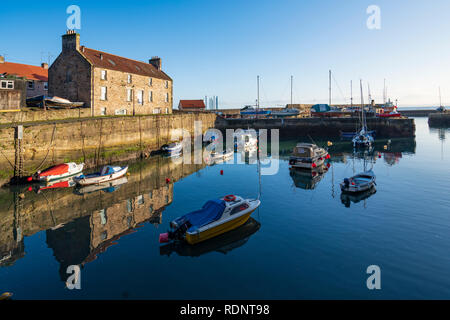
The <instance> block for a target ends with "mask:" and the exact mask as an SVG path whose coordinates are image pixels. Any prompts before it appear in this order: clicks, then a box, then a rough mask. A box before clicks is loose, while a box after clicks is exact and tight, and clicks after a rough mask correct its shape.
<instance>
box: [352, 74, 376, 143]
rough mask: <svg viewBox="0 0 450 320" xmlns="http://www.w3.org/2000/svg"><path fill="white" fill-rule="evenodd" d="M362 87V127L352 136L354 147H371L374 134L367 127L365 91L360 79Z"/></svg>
mask: <svg viewBox="0 0 450 320" xmlns="http://www.w3.org/2000/svg"><path fill="white" fill-rule="evenodd" d="M360 87H361V129H360V130H359V132H358V133H357V134H356V135H355V136H354V137H353V138H352V143H353V147H354V148H358V147H368V148H370V147H371V146H372V144H373V143H374V138H373V136H372V134H370V132H369V130H368V129H367V122H366V114H365V110H364V109H365V108H364V99H363V92H362V81H360Z"/></svg>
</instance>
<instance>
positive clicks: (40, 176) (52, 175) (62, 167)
mask: <svg viewBox="0 0 450 320" xmlns="http://www.w3.org/2000/svg"><path fill="white" fill-rule="evenodd" d="M83 168H84V163H80V164H76V163H75V162H68V163H61V164H58V165H56V166H53V167H50V168H47V169H45V170H44V171H42V172H41V171H38V172H36V173H35V174H34V175H33V176H32V178H33V180H35V181H41V182H50V181H54V180H59V179H64V178H67V177H71V176H76V175H80V174H81V172H82V171H83Z"/></svg>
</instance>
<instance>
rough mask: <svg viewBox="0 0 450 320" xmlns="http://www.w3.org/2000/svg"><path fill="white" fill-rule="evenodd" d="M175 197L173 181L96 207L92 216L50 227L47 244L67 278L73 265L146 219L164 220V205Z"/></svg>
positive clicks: (110, 244)
mask: <svg viewBox="0 0 450 320" xmlns="http://www.w3.org/2000/svg"><path fill="white" fill-rule="evenodd" d="M172 200H173V184H167V185H164V186H162V187H160V188H158V189H154V190H151V191H149V192H146V193H144V194H141V195H138V196H136V197H134V198H131V199H127V200H123V201H120V202H118V203H114V204H112V205H110V206H109V207H106V208H104V209H101V210H96V211H94V212H92V214H90V215H88V216H84V217H82V218H78V219H75V220H74V221H71V222H69V223H68V224H66V225H64V226H62V227H60V228H58V229H55V230H52V229H49V230H47V232H46V233H47V244H48V246H49V248H51V249H53V254H54V256H55V258H56V260H57V261H58V262H59V263H60V269H59V272H60V276H61V279H62V280H63V281H65V280H66V278H67V277H68V274H66V270H67V267H68V266H69V265H84V264H86V263H88V262H91V261H93V260H95V259H96V258H97V256H98V255H99V254H100V253H102V252H104V251H106V250H107V249H108V248H109V247H110V246H112V245H115V244H117V241H118V240H119V239H120V238H121V237H123V236H125V235H128V234H130V233H133V232H135V229H136V228H138V227H140V226H142V224H143V223H145V222H150V223H153V224H156V225H158V224H160V223H161V218H162V212H163V210H164V208H165V207H166V206H167V205H169V204H170V203H171V202H172Z"/></svg>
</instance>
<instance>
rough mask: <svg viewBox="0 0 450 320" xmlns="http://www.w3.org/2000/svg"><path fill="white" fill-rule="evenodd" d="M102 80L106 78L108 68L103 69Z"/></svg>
mask: <svg viewBox="0 0 450 320" xmlns="http://www.w3.org/2000/svg"><path fill="white" fill-rule="evenodd" d="M101 78H102V80H106V70H102V76H101Z"/></svg>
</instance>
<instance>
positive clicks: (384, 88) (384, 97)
mask: <svg viewBox="0 0 450 320" xmlns="http://www.w3.org/2000/svg"><path fill="white" fill-rule="evenodd" d="M383 104H386V79H384V85H383Z"/></svg>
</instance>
